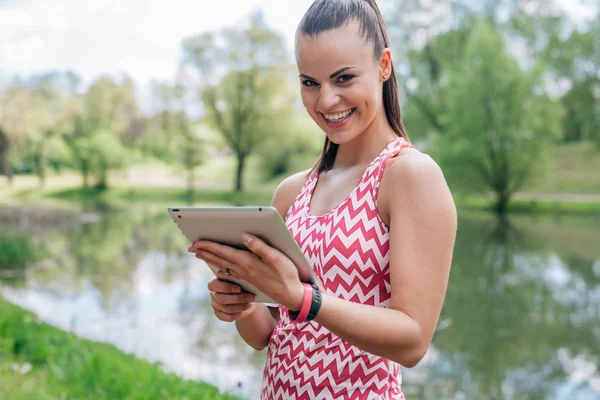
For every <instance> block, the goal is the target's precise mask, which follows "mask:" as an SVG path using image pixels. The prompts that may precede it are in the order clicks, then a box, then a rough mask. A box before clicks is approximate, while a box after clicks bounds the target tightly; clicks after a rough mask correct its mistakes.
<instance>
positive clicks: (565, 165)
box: [523, 142, 600, 193]
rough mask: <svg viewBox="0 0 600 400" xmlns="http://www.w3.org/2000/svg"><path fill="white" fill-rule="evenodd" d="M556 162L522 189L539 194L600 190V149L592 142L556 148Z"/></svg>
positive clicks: (563, 145) (599, 191) (594, 191)
mask: <svg viewBox="0 0 600 400" xmlns="http://www.w3.org/2000/svg"><path fill="white" fill-rule="evenodd" d="M553 156H554V162H553V163H552V164H551V165H550V167H549V169H548V170H547V171H546V172H545V173H544V174H543V176H540V177H536V179H535V181H534V182H532V183H531V184H530V185H528V186H527V187H525V188H523V191H526V192H539V193H600V149H598V147H597V146H596V145H594V144H593V143H589V142H581V143H568V144H561V145H559V146H556V147H555V148H554V154H553Z"/></svg>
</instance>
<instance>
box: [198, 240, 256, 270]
mask: <svg viewBox="0 0 600 400" xmlns="http://www.w3.org/2000/svg"><path fill="white" fill-rule="evenodd" d="M194 247H195V248H196V250H199V251H201V252H208V253H211V254H214V255H215V256H217V257H219V258H222V259H224V260H227V261H229V262H231V263H232V264H236V265H247V264H248V263H249V261H251V259H250V257H251V254H250V253H249V252H247V251H245V250H238V249H235V248H233V247H230V246H224V245H222V244H220V243H215V242H208V241H203V240H201V241H198V242H196V243H195V244H194Z"/></svg>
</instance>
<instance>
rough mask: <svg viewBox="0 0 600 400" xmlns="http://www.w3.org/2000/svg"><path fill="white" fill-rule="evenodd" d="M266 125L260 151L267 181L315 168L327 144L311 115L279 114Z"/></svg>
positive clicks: (263, 172)
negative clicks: (324, 143)
mask: <svg viewBox="0 0 600 400" xmlns="http://www.w3.org/2000/svg"><path fill="white" fill-rule="evenodd" d="M267 121H268V124H265V130H263V131H261V133H264V134H265V137H264V138H263V144H262V145H261V146H260V148H259V149H258V150H257V155H258V156H259V157H260V160H261V173H262V174H263V179H264V180H267V181H268V180H270V179H272V178H275V177H279V176H282V175H289V174H290V173H292V172H297V171H300V170H303V169H307V168H312V166H313V165H314V163H315V162H316V160H317V158H318V157H319V155H320V152H321V149H322V147H323V140H324V134H323V132H322V131H321V130H320V129H319V128H318V126H317V125H315V124H314V122H313V121H312V120H311V119H310V118H309V117H304V116H300V115H296V114H292V113H289V114H277V115H276V116H274V117H272V118H270V119H269V120H267Z"/></svg>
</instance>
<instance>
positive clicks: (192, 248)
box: [188, 246, 196, 253]
mask: <svg viewBox="0 0 600 400" xmlns="http://www.w3.org/2000/svg"><path fill="white" fill-rule="evenodd" d="M188 251H189V252H190V253H195V252H196V248H195V247H194V246H190V247H188Z"/></svg>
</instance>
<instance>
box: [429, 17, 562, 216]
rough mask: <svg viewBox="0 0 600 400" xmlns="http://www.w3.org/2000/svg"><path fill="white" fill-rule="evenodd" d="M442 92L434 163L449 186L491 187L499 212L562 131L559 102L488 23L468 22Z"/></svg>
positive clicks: (497, 211) (482, 188)
mask: <svg viewBox="0 0 600 400" xmlns="http://www.w3.org/2000/svg"><path fill="white" fill-rule="evenodd" d="M465 77H468V79H465ZM447 93H448V94H447V97H446V98H447V111H446V112H445V113H444V114H443V115H442V118H443V121H444V123H445V126H446V127H447V130H446V133H445V134H444V135H443V136H440V137H439V138H438V141H437V144H438V145H439V146H437V149H438V152H439V153H440V154H439V159H440V162H441V163H442V164H445V167H446V168H447V171H449V173H450V175H451V177H450V178H451V181H453V182H454V184H455V185H457V186H459V185H462V186H463V187H467V188H468V189H471V190H484V189H486V188H487V189H490V190H491V191H492V192H493V193H495V196H496V201H495V205H494V210H495V212H496V213H498V214H504V213H505V211H506V206H507V204H508V202H509V200H510V198H511V195H512V194H513V193H514V192H515V191H517V190H518V189H520V188H521V186H522V185H523V184H524V183H525V181H526V180H527V179H528V178H530V176H532V174H533V172H534V171H536V170H537V167H539V166H540V164H541V162H542V156H543V155H544V150H545V149H546V148H547V146H548V144H550V143H552V141H553V140H555V138H556V137H558V135H559V134H560V125H561V124H560V122H561V118H562V107H561V106H560V104H558V103H556V102H552V101H551V100H550V99H549V98H548V97H547V96H546V95H545V93H544V91H543V89H542V88H541V82H540V74H539V72H538V71H536V70H534V71H524V70H523V69H522V68H521V67H520V65H519V62H518V61H517V60H516V59H515V58H514V57H513V56H512V55H510V54H509V52H508V50H507V47H506V44H505V42H504V39H503V38H502V37H501V36H500V35H499V34H498V33H497V32H496V31H495V30H494V29H493V27H492V26H491V25H490V24H489V23H488V22H486V21H480V22H478V23H477V24H476V25H475V26H474V29H473V31H472V33H471V35H470V36H469V39H468V41H467V44H466V47H465V54H464V62H463V64H462V65H461V67H460V68H459V69H457V70H456V71H455V72H454V73H453V74H450V75H449V83H448V89H447Z"/></svg>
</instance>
